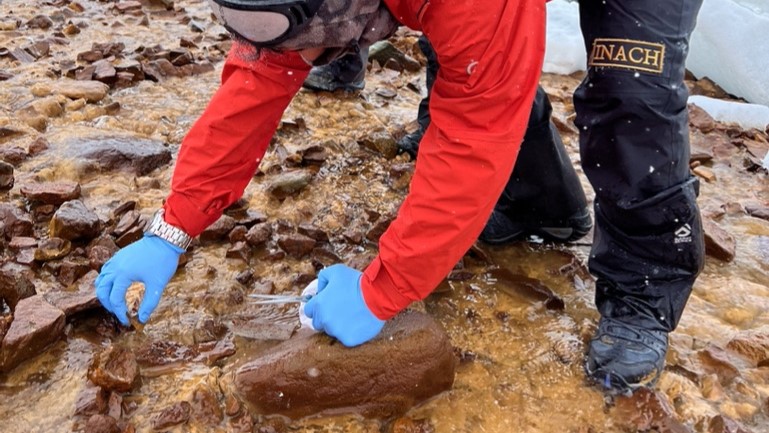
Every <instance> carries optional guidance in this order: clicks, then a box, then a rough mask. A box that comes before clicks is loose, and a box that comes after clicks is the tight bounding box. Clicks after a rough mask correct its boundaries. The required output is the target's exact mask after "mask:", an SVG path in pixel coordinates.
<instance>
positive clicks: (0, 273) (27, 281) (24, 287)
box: [0, 263, 37, 310]
mask: <svg viewBox="0 0 769 433" xmlns="http://www.w3.org/2000/svg"><path fill="white" fill-rule="evenodd" d="M34 280H35V275H34V273H33V272H32V269H31V268H30V267H28V266H24V265H20V264H17V263H4V264H3V265H2V266H0V299H1V300H2V301H3V302H5V304H6V305H8V307H9V308H10V309H11V310H15V309H16V305H17V304H18V303H19V301H21V300H22V299H25V298H29V297H31V296H34V295H35V294H37V291H36V290H35V284H34Z"/></svg>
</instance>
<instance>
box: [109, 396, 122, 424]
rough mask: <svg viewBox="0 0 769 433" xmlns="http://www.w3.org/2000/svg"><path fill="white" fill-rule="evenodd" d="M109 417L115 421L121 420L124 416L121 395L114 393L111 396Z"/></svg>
mask: <svg viewBox="0 0 769 433" xmlns="http://www.w3.org/2000/svg"><path fill="white" fill-rule="evenodd" d="M107 415H109V416H111V417H112V418H115V419H120V417H121V416H123V397H122V396H121V395H120V394H118V393H116V392H112V393H111V394H110V395H109V400H108V401H107Z"/></svg>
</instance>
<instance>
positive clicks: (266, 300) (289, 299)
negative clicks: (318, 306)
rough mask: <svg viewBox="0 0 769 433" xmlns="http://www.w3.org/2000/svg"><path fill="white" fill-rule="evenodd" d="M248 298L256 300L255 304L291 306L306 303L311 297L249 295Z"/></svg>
mask: <svg viewBox="0 0 769 433" xmlns="http://www.w3.org/2000/svg"><path fill="white" fill-rule="evenodd" d="M248 297H249V298H255V299H258V301H255V302H254V303H255V304H292V303H302V302H307V301H309V300H310V299H312V295H305V296H296V295H262V294H251V295H248Z"/></svg>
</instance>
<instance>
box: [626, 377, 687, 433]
mask: <svg viewBox="0 0 769 433" xmlns="http://www.w3.org/2000/svg"><path fill="white" fill-rule="evenodd" d="M616 403H617V404H616V406H615V407H614V413H615V415H616V416H615V417H614V418H615V419H617V420H621V424H622V425H623V426H624V427H626V430H627V431H639V432H640V431H660V432H668V433H690V432H691V430H689V428H687V427H686V426H685V425H684V424H682V423H681V421H679V419H678V416H677V415H676V411H675V410H674V409H673V406H672V405H671V404H670V402H669V401H668V399H667V397H666V396H665V394H663V393H662V392H660V391H655V390H651V389H648V388H641V389H638V390H636V391H635V392H634V393H633V394H632V395H630V396H627V397H626V396H620V397H618V398H617V400H616Z"/></svg>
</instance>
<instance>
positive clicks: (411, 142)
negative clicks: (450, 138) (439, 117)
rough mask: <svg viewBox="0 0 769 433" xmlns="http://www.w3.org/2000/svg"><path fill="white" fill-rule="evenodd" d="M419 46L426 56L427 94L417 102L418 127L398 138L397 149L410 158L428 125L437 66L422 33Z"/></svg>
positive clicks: (417, 148)
mask: <svg viewBox="0 0 769 433" xmlns="http://www.w3.org/2000/svg"><path fill="white" fill-rule="evenodd" d="M419 48H420V49H421V50H422V53H423V54H424V55H425V57H426V58H427V71H426V73H425V75H426V77H425V78H426V80H425V81H426V83H425V84H426V87H427V96H425V97H424V98H423V99H422V101H421V102H420V103H419V111H418V112H417V122H419V128H418V129H417V130H416V131H414V132H412V133H410V134H406V135H404V136H403V138H401V139H400V140H398V151H399V152H400V153H408V154H409V155H411V159H416V158H417V153H418V152H419V142H420V141H422V136H423V135H425V131H426V130H427V127H428V126H429V125H430V109H429V106H430V93H431V92H432V90H433V83H435V77H436V76H438V68H439V65H438V58H437V57H436V55H435V51H433V47H432V45H430V41H428V40H427V38H426V37H425V36H424V35H422V36H420V37H419Z"/></svg>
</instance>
